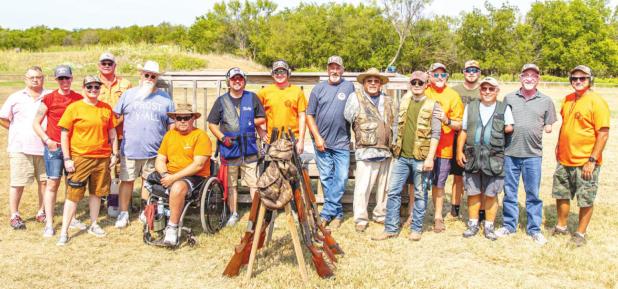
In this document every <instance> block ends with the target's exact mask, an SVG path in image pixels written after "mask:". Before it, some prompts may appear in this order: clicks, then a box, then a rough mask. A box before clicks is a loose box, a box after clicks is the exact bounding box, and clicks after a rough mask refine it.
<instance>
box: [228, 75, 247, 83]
mask: <svg viewBox="0 0 618 289" xmlns="http://www.w3.org/2000/svg"><path fill="white" fill-rule="evenodd" d="M230 81H234V82H241V81H245V78H244V77H242V76H234V77H232V78H230Z"/></svg>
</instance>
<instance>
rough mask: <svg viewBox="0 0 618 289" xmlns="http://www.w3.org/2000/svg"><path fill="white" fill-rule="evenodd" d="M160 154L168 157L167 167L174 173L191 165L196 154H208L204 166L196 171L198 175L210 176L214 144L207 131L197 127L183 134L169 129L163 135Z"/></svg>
mask: <svg viewBox="0 0 618 289" xmlns="http://www.w3.org/2000/svg"><path fill="white" fill-rule="evenodd" d="M159 154H160V155H163V156H165V157H166V158H167V169H168V171H169V172H170V173H172V174H174V173H176V172H179V171H181V170H182V169H184V168H186V167H187V166H189V165H190V164H191V163H192V162H193V159H194V156H207V157H208V159H207V161H206V163H205V164H204V167H203V168H202V169H201V170H200V171H199V172H197V173H196V175H198V176H202V177H207V176H210V156H211V155H212V144H211V142H210V138H208V135H206V132H205V131H203V130H201V129H199V128H195V129H193V131H191V132H190V133H188V134H186V135H183V134H181V133H180V132H178V131H177V130H175V129H172V130H170V131H168V132H167V133H166V134H165V136H164V137H163V141H162V142H161V146H160V147H159Z"/></svg>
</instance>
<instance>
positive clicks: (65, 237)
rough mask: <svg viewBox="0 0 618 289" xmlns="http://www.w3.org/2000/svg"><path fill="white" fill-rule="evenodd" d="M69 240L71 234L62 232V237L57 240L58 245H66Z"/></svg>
mask: <svg viewBox="0 0 618 289" xmlns="http://www.w3.org/2000/svg"><path fill="white" fill-rule="evenodd" d="M68 242H69V235H64V234H60V238H58V242H56V245H58V246H64V245H66V244H67V243H68Z"/></svg>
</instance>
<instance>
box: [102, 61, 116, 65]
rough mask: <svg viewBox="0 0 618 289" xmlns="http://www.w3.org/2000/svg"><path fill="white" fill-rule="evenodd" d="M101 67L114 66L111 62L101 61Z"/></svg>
mask: <svg viewBox="0 0 618 289" xmlns="http://www.w3.org/2000/svg"><path fill="white" fill-rule="evenodd" d="M101 66H114V62H112V61H101Z"/></svg>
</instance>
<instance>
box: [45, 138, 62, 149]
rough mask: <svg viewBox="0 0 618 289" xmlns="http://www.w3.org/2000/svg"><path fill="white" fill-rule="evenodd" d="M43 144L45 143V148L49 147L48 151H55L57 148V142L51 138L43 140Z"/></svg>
mask: <svg viewBox="0 0 618 289" xmlns="http://www.w3.org/2000/svg"><path fill="white" fill-rule="evenodd" d="M45 144H46V145H47V148H48V149H49V151H56V150H57V149H58V145H59V143H57V142H55V141H53V140H51V139H47V141H46V142H45Z"/></svg>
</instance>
